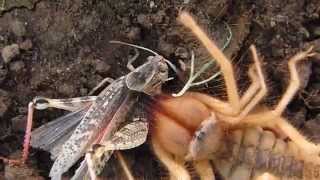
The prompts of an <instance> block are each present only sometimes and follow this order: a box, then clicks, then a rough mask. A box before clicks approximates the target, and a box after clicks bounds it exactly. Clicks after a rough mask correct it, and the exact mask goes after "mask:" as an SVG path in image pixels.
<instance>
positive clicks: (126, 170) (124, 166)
mask: <svg viewBox="0 0 320 180" xmlns="http://www.w3.org/2000/svg"><path fill="white" fill-rule="evenodd" d="M115 155H116V157H117V159H118V160H119V162H120V165H121V167H122V169H123V171H124V173H125V175H126V176H127V179H128V180H134V177H133V175H132V173H131V171H130V168H129V166H128V163H127V162H126V160H125V159H124V157H123V155H122V153H121V152H120V151H115Z"/></svg>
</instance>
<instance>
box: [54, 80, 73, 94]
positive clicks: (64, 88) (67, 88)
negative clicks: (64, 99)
mask: <svg viewBox="0 0 320 180" xmlns="http://www.w3.org/2000/svg"><path fill="white" fill-rule="evenodd" d="M58 91H59V93H61V94H63V95H67V96H72V95H74V94H75V89H74V87H73V86H72V85H70V84H66V83H64V84H62V85H61V86H60V87H59V88H58Z"/></svg>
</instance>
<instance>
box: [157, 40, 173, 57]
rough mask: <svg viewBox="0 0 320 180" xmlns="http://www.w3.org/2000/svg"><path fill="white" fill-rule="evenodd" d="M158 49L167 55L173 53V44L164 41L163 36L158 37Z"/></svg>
mask: <svg viewBox="0 0 320 180" xmlns="http://www.w3.org/2000/svg"><path fill="white" fill-rule="evenodd" d="M158 49H159V50H160V52H161V54H163V55H164V56H167V57H169V56H170V55H171V54H173V53H174V49H175V47H174V45H173V44H170V43H168V42H166V41H165V40H164V39H163V38H160V41H159V44H158Z"/></svg>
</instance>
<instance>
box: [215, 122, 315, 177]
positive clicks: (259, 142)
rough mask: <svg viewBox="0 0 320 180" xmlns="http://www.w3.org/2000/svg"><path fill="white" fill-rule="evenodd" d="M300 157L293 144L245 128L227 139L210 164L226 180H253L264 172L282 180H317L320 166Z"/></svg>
mask: <svg viewBox="0 0 320 180" xmlns="http://www.w3.org/2000/svg"><path fill="white" fill-rule="evenodd" d="M301 153H303V152H301V150H300V149H299V148H298V147H297V146H296V145H295V144H294V143H292V142H290V141H289V142H285V141H284V140H282V139H279V138H276V137H275V135H274V133H272V132H271V131H266V130H262V129H259V128H247V129H241V130H235V131H232V132H231V133H230V134H228V135H226V139H225V143H224V145H223V146H222V147H221V149H220V151H219V152H218V153H217V154H215V155H214V158H213V162H214V165H215V169H217V171H218V172H219V173H220V174H221V176H222V177H224V179H228V180H254V179H256V178H257V177H258V176H260V175H261V174H263V173H265V172H268V173H270V174H272V175H273V176H275V177H276V178H279V179H282V180H287V179H290V180H298V179H304V180H316V179H320V164H313V163H311V162H307V161H306V160H305V159H303V158H302V157H303V156H301Z"/></svg>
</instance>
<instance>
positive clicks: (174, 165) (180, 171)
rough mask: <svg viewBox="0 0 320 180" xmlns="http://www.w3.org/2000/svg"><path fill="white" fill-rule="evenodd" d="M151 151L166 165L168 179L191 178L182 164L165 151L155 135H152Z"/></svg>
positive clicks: (187, 179)
mask: <svg viewBox="0 0 320 180" xmlns="http://www.w3.org/2000/svg"><path fill="white" fill-rule="evenodd" d="M152 146H153V151H154V153H155V154H156V156H157V157H158V159H159V160H160V161H161V162H162V163H163V164H164V165H165V166H166V167H167V169H168V171H169V173H170V177H171V178H170V179H172V180H173V179H177V180H191V177H190V175H189V173H188V171H187V170H186V168H185V167H184V164H183V163H181V162H178V161H175V160H174V158H173V157H172V155H171V154H169V153H168V152H166V151H165V150H164V149H163V148H162V147H161V145H160V143H159V142H158V140H157V138H156V136H153V137H152Z"/></svg>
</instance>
